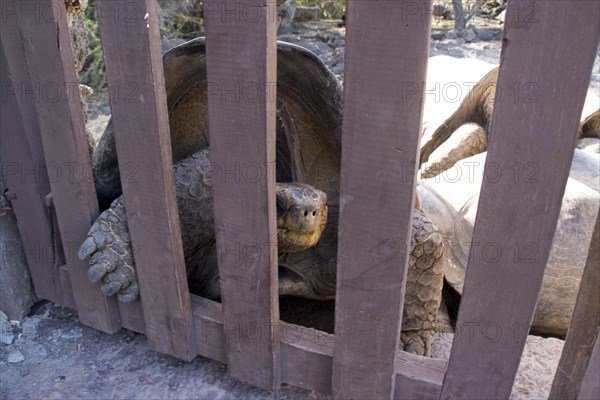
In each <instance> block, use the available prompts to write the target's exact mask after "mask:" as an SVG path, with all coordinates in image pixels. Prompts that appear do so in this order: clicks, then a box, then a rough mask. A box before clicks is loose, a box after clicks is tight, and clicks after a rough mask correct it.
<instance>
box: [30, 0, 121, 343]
mask: <svg viewBox="0 0 600 400" xmlns="http://www.w3.org/2000/svg"><path fill="white" fill-rule="evenodd" d="M20 4H22V5H23V6H24V7H28V10H32V9H34V10H36V12H37V13H33V14H32V13H28V12H25V10H24V9H23V10H21V11H22V12H21V14H20V18H18V24H19V30H20V34H21V43H22V46H23V50H24V54H25V60H26V64H27V69H28V71H29V75H30V78H31V82H32V83H33V84H34V85H37V86H38V88H39V90H41V93H40V97H39V101H36V103H35V107H36V112H37V123H38V128H39V131H40V134H41V137H42V143H43V148H44V154H45V160H46V167H47V171H48V174H49V175H50V174H58V175H55V176H56V177H55V179H50V187H51V189H52V195H53V202H54V207H55V209H56V214H57V217H58V224H59V229H60V234H61V238H62V243H63V249H64V253H65V257H66V263H67V268H68V269H69V275H70V278H71V282H72V284H73V285H72V286H73V295H74V297H75V302H76V304H77V311H78V313H79V318H80V319H81V322H82V323H83V324H85V325H88V326H91V327H93V328H95V329H98V330H102V331H105V332H115V331H116V330H118V329H119V328H120V323H119V315H118V310H117V304H116V302H115V301H114V299H107V298H106V297H105V296H104V295H103V294H102V293H101V292H100V290H99V284H92V283H91V282H90V281H89V280H88V278H87V273H86V271H87V265H86V263H85V262H83V261H80V260H79V259H78V258H77V257H76V255H75V252H76V249H77V248H78V247H79V244H80V243H81V242H82V240H83V239H84V238H85V237H86V235H87V232H88V230H89V228H90V226H91V224H92V222H93V221H94V220H95V219H96V217H97V216H98V204H97V201H96V194H95V191H94V186H93V182H92V180H91V179H90V177H89V173H90V171H91V168H90V160H89V153H88V146H87V140H86V137H85V129H84V121H83V111H82V108H81V102H80V99H79V90H78V87H77V78H76V75H75V67H74V65H73V57H72V54H71V44H70V39H69V32H68V29H67V22H66V14H65V8H64V2H63V1H60V0H52V1H51V0H46V1H30V2H27V3H26V4H27V5H26V6H25V3H20ZM46 194H47V193H44V195H46Z"/></svg>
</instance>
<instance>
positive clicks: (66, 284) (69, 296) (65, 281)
mask: <svg viewBox="0 0 600 400" xmlns="http://www.w3.org/2000/svg"><path fill="white" fill-rule="evenodd" d="M58 271H59V273H60V284H61V286H62V292H63V298H62V303H60V304H61V305H62V306H65V307H69V308H72V309H73V310H77V303H75V297H74V296H73V288H72V287H71V278H70V277H69V269H68V268H67V265H66V264H65V265H62V266H61V267H60V268H59V269H58Z"/></svg>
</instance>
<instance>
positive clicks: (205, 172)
mask: <svg viewBox="0 0 600 400" xmlns="http://www.w3.org/2000/svg"><path fill="white" fill-rule="evenodd" d="M173 168H174V172H175V191H176V196H177V206H178V211H179V220H180V225H181V228H182V229H181V232H182V233H181V234H182V242H183V252H184V257H185V258H186V260H187V259H190V258H192V259H193V260H195V259H196V258H197V257H196V258H194V257H193V256H194V255H195V253H198V252H201V251H202V250H203V248H205V247H207V246H209V245H210V244H211V243H212V241H214V222H213V219H212V190H211V186H212V181H211V174H210V168H211V165H210V158H209V155H208V149H204V150H200V151H198V152H196V153H194V154H193V155H191V156H189V157H187V158H185V159H184V160H182V161H180V162H178V163H176V164H175V165H174V166H173ZM193 226H202V227H204V229H193V228H191V227H193ZM78 256H79V258H80V259H82V260H84V259H89V264H90V267H89V269H88V277H89V279H90V280H91V281H92V282H99V281H102V282H103V285H102V288H101V290H102V292H103V293H104V294H105V295H106V296H112V295H115V294H116V295H117V297H118V299H119V300H120V301H122V302H126V303H128V302H132V301H134V300H135V299H136V298H137V297H138V296H139V293H140V290H139V286H138V283H137V277H136V272H135V267H134V260H133V251H132V247H131V239H130V236H129V228H128V226H127V214H126V212H125V199H124V198H123V196H120V197H117V199H115V200H114V201H113V202H112V204H111V206H110V208H108V209H107V210H106V211H104V212H102V213H101V214H100V216H99V217H98V219H97V220H96V222H94V224H93V225H92V227H91V228H90V231H89V233H88V237H87V238H86V239H85V241H84V242H83V243H82V244H81V246H80V248H79V253H78ZM196 266H197V265H196V264H194V263H186V267H187V268H188V272H189V269H190V268H192V269H193V268H195V267H196Z"/></svg>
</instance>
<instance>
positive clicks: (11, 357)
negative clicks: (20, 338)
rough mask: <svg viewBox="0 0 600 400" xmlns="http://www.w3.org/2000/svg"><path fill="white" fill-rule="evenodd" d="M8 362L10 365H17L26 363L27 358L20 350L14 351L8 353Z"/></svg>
mask: <svg viewBox="0 0 600 400" xmlns="http://www.w3.org/2000/svg"><path fill="white" fill-rule="evenodd" d="M7 361H8V362H9V363H10V364H16V363H20V362H23V361H25V356H24V355H23V353H21V352H20V351H19V350H13V351H11V352H10V353H8V357H7Z"/></svg>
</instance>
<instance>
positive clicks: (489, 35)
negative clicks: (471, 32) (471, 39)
mask: <svg viewBox="0 0 600 400" xmlns="http://www.w3.org/2000/svg"><path fill="white" fill-rule="evenodd" d="M477 37H478V38H479V40H483V41H486V42H487V41H490V40H492V39H494V32H492V31H491V30H490V29H480V30H479V31H478V32H477Z"/></svg>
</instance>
